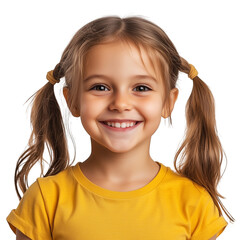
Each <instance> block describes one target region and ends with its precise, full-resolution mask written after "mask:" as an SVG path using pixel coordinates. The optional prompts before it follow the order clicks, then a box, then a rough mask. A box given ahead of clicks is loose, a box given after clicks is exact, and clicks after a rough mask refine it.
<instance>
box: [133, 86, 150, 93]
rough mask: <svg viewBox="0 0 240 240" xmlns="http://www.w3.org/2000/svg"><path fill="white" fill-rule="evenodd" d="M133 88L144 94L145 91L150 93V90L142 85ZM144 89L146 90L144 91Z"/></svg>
mask: <svg viewBox="0 0 240 240" xmlns="http://www.w3.org/2000/svg"><path fill="white" fill-rule="evenodd" d="M135 88H139V90H140V92H146V91H151V88H149V87H147V86H144V85H139V86H137V87H135ZM144 89H147V90H146V91H145V90H144Z"/></svg>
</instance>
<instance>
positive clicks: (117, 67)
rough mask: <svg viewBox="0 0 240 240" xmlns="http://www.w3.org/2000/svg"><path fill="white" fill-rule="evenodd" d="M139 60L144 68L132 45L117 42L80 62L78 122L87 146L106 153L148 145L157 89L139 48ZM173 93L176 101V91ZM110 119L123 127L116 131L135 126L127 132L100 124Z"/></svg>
mask: <svg viewBox="0 0 240 240" xmlns="http://www.w3.org/2000/svg"><path fill="white" fill-rule="evenodd" d="M142 57H143V61H144V62H145V65H146V67H147V69H146V68H145V67H144V65H143V63H142V61H141V58H140V55H139V53H138V51H137V49H136V48H135V47H134V46H133V45H131V48H129V45H127V44H126V43H123V42H120V41H118V42H112V43H107V44H101V45H97V46H94V47H93V48H91V49H90V51H89V53H88V55H87V58H86V65H85V68H84V70H85V71H84V78H83V81H82V82H81V95H80V97H81V98H80V108H79V109H80V116H81V121H82V124H83V127H84V128H85V130H86V131H87V132H88V134H89V135H90V137H91V139H92V141H95V143H96V144H100V145H101V146H104V147H105V148H108V149H109V150H110V151H112V152H119V153H120V152H127V151H131V150H132V149H134V148H135V147H137V146H140V145H141V146H143V145H144V146H145V147H146V146H149V144H150V139H151V136H152V135H153V133H154V132H155V131H156V130H157V128H158V126H159V124H160V121H161V116H162V114H164V108H163V105H162V100H163V99H162V96H163V87H162V85H161V83H160V81H159V79H156V77H155V74H154V70H153V68H152V66H151V64H150V61H149V59H148V57H147V53H146V52H145V51H144V50H143V49H142ZM97 75H98V76H97ZM100 75H101V76H100ZM139 75H144V77H143V76H142V77H141V76H139ZM175 90H177V89H175ZM172 91H173V90H172ZM173 92H174V93H175V95H174V96H175V99H174V100H176V97H177V94H176V91H173ZM165 115H166V114H165ZM113 119H114V121H115V122H119V123H118V124H116V125H117V126H119V125H120V120H121V122H122V121H123V122H125V123H126V124H123V125H122V127H125V126H128V125H127V124H128V122H129V120H130V122H134V124H135V123H136V121H140V123H138V124H137V125H135V126H134V127H129V128H115V127H109V126H107V125H106V124H105V123H106V122H113ZM103 122H104V123H103Z"/></svg>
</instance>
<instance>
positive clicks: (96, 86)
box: [90, 84, 107, 92]
mask: <svg viewBox="0 0 240 240" xmlns="http://www.w3.org/2000/svg"><path fill="white" fill-rule="evenodd" d="M104 88H105V89H107V87H106V86H104V85H100V84H99V85H95V86H94V87H92V88H91V89H90V90H97V91H101V92H102V91H107V90H104ZM98 89H100V90H98Z"/></svg>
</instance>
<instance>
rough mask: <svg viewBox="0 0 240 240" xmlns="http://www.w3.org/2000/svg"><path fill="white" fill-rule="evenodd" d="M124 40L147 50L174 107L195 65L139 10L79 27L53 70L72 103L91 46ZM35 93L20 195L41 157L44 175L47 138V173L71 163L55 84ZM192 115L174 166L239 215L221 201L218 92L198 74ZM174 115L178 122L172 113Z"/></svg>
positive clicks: (19, 174) (19, 173) (18, 179)
mask: <svg viewBox="0 0 240 240" xmlns="http://www.w3.org/2000/svg"><path fill="white" fill-rule="evenodd" d="M118 40H120V41H123V42H125V43H127V44H131V45H134V46H135V47H136V48H137V49H138V51H139V54H140V56H141V59H142V55H141V49H142V48H143V49H144V50H146V52H147V53H148V57H149V60H150V61H151V64H152V66H153V68H154V71H155V74H156V76H157V79H159V80H160V81H161V82H162V85H163V89H164V101H163V103H164V104H165V106H167V109H169V113H170V108H169V94H170V91H171V89H173V88H175V86H176V81H177V79H178V74H179V71H181V72H184V73H186V74H188V73H189V72H190V65H189V63H188V62H187V61H186V60H185V59H184V58H182V57H180V56H179V54H178V52H177V50H176V48H175V46H174V45H173V43H172V42H171V40H170V39H169V38H168V36H167V34H166V33H165V32H164V31H163V30H162V29H161V28H160V27H159V26H157V25H155V24H154V23H152V22H150V21H148V20H146V19H144V18H142V17H137V16H136V17H127V18H120V17H118V16H108V17H102V18H99V19H96V20H94V21H92V22H89V23H88V24H86V25H84V26H83V27H82V28H81V29H79V30H78V31H77V32H76V33H75V35H74V36H73V38H72V39H71V41H70V42H69V44H68V45H67V47H66V48H65V50H64V51H63V53H62V56H61V59H60V62H59V63H58V64H57V65H56V67H55V69H54V71H53V75H54V77H55V78H56V79H60V78H62V77H65V81H66V85H65V87H67V88H68V89H69V94H68V105H69V108H70V109H76V110H77V111H79V97H81V96H80V94H79V89H80V87H81V80H82V79H83V77H84V69H85V68H84V67H85V63H86V58H87V54H88V52H89V51H90V49H91V48H92V47H93V46H96V45H98V44H107V43H109V42H112V41H118ZM142 62H143V60H142ZM143 64H144V62H143ZM144 65H145V64H144ZM33 96H34V99H33V100H34V101H33V106H32V111H31V124H32V127H33V130H32V133H31V136H30V139H29V142H28V145H29V148H28V149H27V150H26V151H24V153H23V154H22V155H21V156H20V157H19V159H18V161H17V165H16V170H15V188H16V191H17V195H18V197H19V199H21V196H20V194H19V191H18V186H17V185H18V184H19V186H20V189H21V190H22V192H23V193H24V192H25V191H26V190H27V187H28V174H29V171H30V170H31V168H32V167H33V165H34V164H36V163H37V162H38V161H39V162H40V165H41V174H42V175H43V161H44V159H43V152H44V147H45V144H46V145H47V148H48V151H49V155H50V166H49V169H48V171H47V173H46V174H45V175H44V177H46V176H50V175H55V174H57V173H59V172H60V171H62V170H64V169H66V168H67V167H68V166H70V164H69V162H70V160H69V153H68V147H67V139H66V134H65V129H64V124H63V120H62V115H61V112H60V108H59V105H58V103H57V101H56V98H55V96H54V91H53V85H51V84H50V83H46V84H45V85H44V86H43V87H42V88H41V89H39V90H38V91H37V92H36V93H35V94H34V95H33ZM33 96H31V97H33ZM186 119H187V126H186V131H185V139H184V141H183V143H182V145H181V146H180V148H179V150H178V151H177V153H176V155H175V158H174V167H175V169H176V171H177V173H178V174H180V175H182V176H184V177H187V178H189V179H191V180H192V181H193V182H195V183H197V184H199V185H201V186H203V187H204V188H205V189H206V190H207V191H208V192H209V193H210V195H211V196H212V199H213V201H214V203H215V204H216V206H217V208H218V210H219V214H220V215H222V211H221V208H222V209H223V211H224V212H225V214H226V215H227V216H228V218H229V219H230V220H231V221H234V218H233V217H232V216H231V215H230V214H229V213H228V212H227V210H226V208H225V207H224V206H223V204H222V202H221V201H220V198H219V197H221V198H223V196H221V195H220V194H219V193H218V191H217V185H218V183H219V181H220V178H221V164H222V157H223V153H224V151H223V148H222V146H221V143H220V140H219V138H218V135H217V129H216V122H215V108H214V98H213V96H212V93H211V91H210V89H209V88H208V86H207V85H206V84H205V83H204V82H203V81H202V80H201V79H200V78H199V77H198V76H197V77H195V78H194V79H193V89H192V93H191V95H190V97H189V99H188V101H187V104H186ZM169 121H170V124H172V119H171V113H170V115H169ZM181 152H182V157H181V159H180V163H179V166H177V158H178V156H179V155H180V153H181ZM21 165H23V166H22V168H20V167H21Z"/></svg>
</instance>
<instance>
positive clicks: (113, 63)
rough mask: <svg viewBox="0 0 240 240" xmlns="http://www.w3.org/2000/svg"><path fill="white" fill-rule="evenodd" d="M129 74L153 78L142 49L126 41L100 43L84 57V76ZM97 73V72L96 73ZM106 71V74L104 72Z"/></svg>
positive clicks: (152, 69) (149, 61)
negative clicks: (101, 73) (145, 75)
mask: <svg viewBox="0 0 240 240" xmlns="http://www.w3.org/2000/svg"><path fill="white" fill-rule="evenodd" d="M118 69H119V71H121V72H122V71H123V70H124V72H126V74H127V72H129V73H130V72H131V74H134V73H136V74H150V75H151V76H155V72H154V67H153V64H152V61H151V59H150V58H149V56H148V54H147V51H146V50H145V48H144V47H142V46H139V49H138V48H137V47H136V46H135V45H134V44H133V43H130V42H127V41H121V40H118V41H113V42H108V43H101V44H98V45H95V46H93V47H91V48H90V50H89V51H88V53H87V54H86V56H85V62H84V76H87V75H89V74H93V73H94V74H95V73H99V72H100V71H103V72H104V73H106V72H107V73H109V74H111V73H113V74H114V73H117V72H116V71H118ZM96 71H97V72H96ZM105 71H106V72H105Z"/></svg>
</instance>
